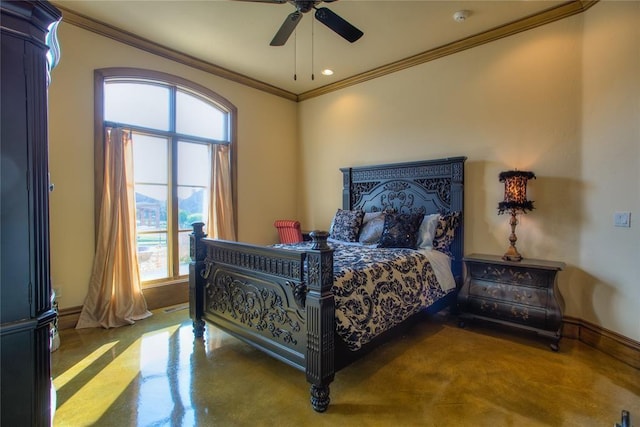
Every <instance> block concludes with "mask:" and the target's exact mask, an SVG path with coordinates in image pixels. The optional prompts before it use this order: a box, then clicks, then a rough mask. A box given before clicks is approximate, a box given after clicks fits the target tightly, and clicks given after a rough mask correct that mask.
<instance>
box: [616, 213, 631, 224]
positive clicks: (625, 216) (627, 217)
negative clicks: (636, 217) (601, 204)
mask: <svg viewBox="0 0 640 427" xmlns="http://www.w3.org/2000/svg"><path fill="white" fill-rule="evenodd" d="M613 225H615V226H616V227H631V212H616V213H614V214H613Z"/></svg>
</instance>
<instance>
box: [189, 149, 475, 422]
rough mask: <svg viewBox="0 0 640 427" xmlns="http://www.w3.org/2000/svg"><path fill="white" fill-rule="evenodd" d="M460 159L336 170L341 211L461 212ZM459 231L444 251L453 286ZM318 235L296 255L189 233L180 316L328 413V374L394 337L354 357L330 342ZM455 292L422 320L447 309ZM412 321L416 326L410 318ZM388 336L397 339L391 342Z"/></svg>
mask: <svg viewBox="0 0 640 427" xmlns="http://www.w3.org/2000/svg"><path fill="white" fill-rule="evenodd" d="M465 160H466V158H465V157H456V158H447V159H438V160H427V161H419V162H410V163H398V164H387V165H377V166H369V167H353V168H343V169H341V172H342V174H343V207H342V209H345V210H355V209H362V210H363V211H365V212H379V211H390V210H393V211H398V212H399V211H410V212H421V213H424V214H430V213H438V212H463V203H464V161H465ZM462 223H463V221H460V225H459V227H458V228H457V230H456V233H455V238H454V240H453V243H452V244H451V247H450V252H451V254H452V261H451V264H452V265H451V267H452V272H453V276H454V278H455V282H456V285H457V287H458V288H459V286H460V284H461V283H462V268H463V267H462V257H463V241H464V227H463V224H462ZM328 234H329V233H327V232H324V231H314V232H312V233H311V236H312V238H313V243H312V244H310V245H309V247H308V248H307V249H305V250H301V251H297V250H287V249H282V248H274V247H266V246H256V245H250V244H244V243H238V242H230V241H221V240H213V239H207V238H206V235H205V234H204V233H203V224H202V223H196V224H194V231H193V233H192V234H191V259H192V262H191V264H190V267H189V300H190V316H191V319H192V320H193V328H194V334H195V336H196V337H202V336H203V334H204V326H205V321H206V322H209V323H211V324H213V325H215V326H216V327H218V328H220V329H222V330H224V331H226V332H228V333H229V334H231V335H233V336H235V337H237V338H239V339H241V340H243V341H245V342H247V343H249V344H251V345H252V346H254V347H256V348H258V349H260V350H262V351H264V352H266V353H268V354H270V355H271V356H273V357H275V358H277V359H279V360H281V361H283V362H285V363H287V364H289V365H291V366H293V367H295V368H297V369H299V370H301V371H304V372H305V373H306V377H307V381H308V382H309V383H311V404H312V407H313V409H315V410H316V411H319V412H322V411H325V410H326V409H327V407H328V405H329V384H330V383H331V382H332V381H333V379H334V374H335V372H336V371H337V370H338V369H340V368H341V367H343V366H345V365H346V364H348V363H349V362H350V361H351V360H354V359H355V358H357V357H358V356H359V355H362V354H365V353H367V352H368V351H369V350H370V349H371V348H373V347H375V346H376V345H377V343H378V342H381V341H383V340H386V339H388V338H389V336H393V335H394V331H397V330H401V326H402V325H399V326H398V327H396V328H394V329H393V330H391V331H388V332H387V333H385V334H384V336H383V337H378V338H377V339H375V340H373V341H372V342H370V343H367V344H366V345H365V346H364V347H363V348H362V349H360V350H358V351H357V352H352V351H350V350H349V349H347V348H346V347H345V345H343V343H342V342H341V339H340V337H339V336H338V335H337V334H336V305H335V298H334V292H333V290H332V287H333V284H334V271H333V263H334V258H333V257H334V250H333V249H332V247H331V246H330V245H329V244H328V243H327V237H328ZM456 293H457V292H455V291H453V292H449V293H448V294H446V296H444V297H443V298H441V299H439V300H438V301H436V302H435V303H433V304H432V305H431V306H429V307H428V308H427V309H426V310H423V312H424V311H429V312H437V311H440V310H442V309H443V308H445V307H447V306H455V300H456ZM412 317H417V315H416V316H412ZM395 333H397V332H395Z"/></svg>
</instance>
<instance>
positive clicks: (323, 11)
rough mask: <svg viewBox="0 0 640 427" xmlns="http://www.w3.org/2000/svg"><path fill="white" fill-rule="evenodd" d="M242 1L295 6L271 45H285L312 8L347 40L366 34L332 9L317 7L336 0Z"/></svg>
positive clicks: (326, 23)
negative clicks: (303, 16)
mask: <svg viewBox="0 0 640 427" xmlns="http://www.w3.org/2000/svg"><path fill="white" fill-rule="evenodd" d="M240 1H250V2H258V3H275V4H282V3H291V4H292V5H293V6H295V8H296V10H295V12H292V13H290V14H289V16H287V18H286V19H285V20H284V22H283V23H282V25H281V26H280V29H279V30H278V32H277V33H276V35H275V36H274V37H273V40H271V43H269V44H270V45H271V46H284V44H285V43H286V42H287V40H288V39H289V36H290V35H291V34H292V33H293V30H295V29H296V26H297V25H298V22H300V19H302V15H303V14H304V13H307V12H309V11H310V10H311V9H315V11H316V13H315V17H316V19H317V20H318V21H320V22H322V23H323V24H324V25H326V26H327V27H329V28H331V29H332V30H333V31H335V32H336V33H337V34H338V35H339V36H341V37H342V38H344V39H345V40H347V41H349V42H351V43H353V42H355V41H356V40H358V39H359V38H360V37H362V35H363V34H364V33H363V32H362V31H360V30H359V29H357V28H356V27H354V26H353V25H351V24H350V23H349V22H347V21H345V20H344V19H343V18H341V17H340V16H338V14H336V13H335V12H333V11H332V10H330V9H328V8H326V7H316V6H317V5H319V4H320V3H323V2H324V3H332V2H334V1H336V0H240Z"/></svg>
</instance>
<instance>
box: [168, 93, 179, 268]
mask: <svg viewBox="0 0 640 427" xmlns="http://www.w3.org/2000/svg"><path fill="white" fill-rule="evenodd" d="M169 96H170V107H169V114H170V115H171V116H170V119H169V129H170V132H171V133H172V135H173V136H172V137H171V152H170V156H169V158H170V162H169V165H168V167H169V176H170V178H169V182H170V183H171V184H170V187H171V224H170V230H169V232H170V233H171V234H170V236H171V239H170V242H171V243H170V246H171V248H170V253H171V258H170V259H169V265H170V266H171V267H170V268H171V271H170V272H169V273H170V277H172V278H174V279H175V278H177V277H178V276H179V275H180V261H179V253H180V251H179V248H178V245H179V241H180V240H179V238H178V235H179V227H178V223H179V215H178V137H177V136H176V134H175V132H176V87H175V86H173V87H172V88H171V92H170V95H169Z"/></svg>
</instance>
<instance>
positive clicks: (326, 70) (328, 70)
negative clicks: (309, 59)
mask: <svg viewBox="0 0 640 427" xmlns="http://www.w3.org/2000/svg"><path fill="white" fill-rule="evenodd" d="M321 73H322V75H323V76H332V75H333V70H331V69H329V68H325V69H324V70H322V71H321Z"/></svg>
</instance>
